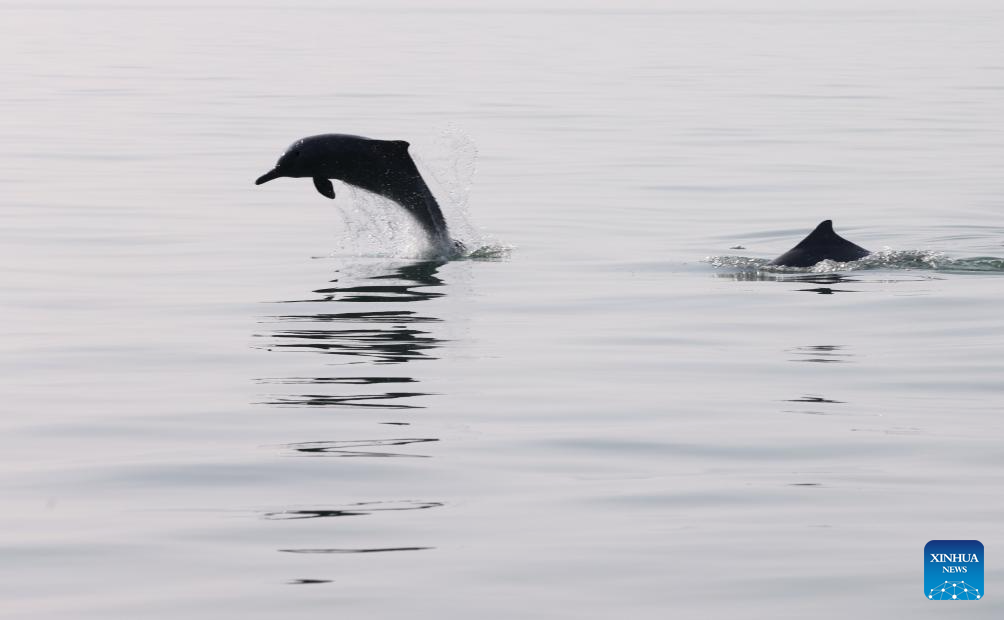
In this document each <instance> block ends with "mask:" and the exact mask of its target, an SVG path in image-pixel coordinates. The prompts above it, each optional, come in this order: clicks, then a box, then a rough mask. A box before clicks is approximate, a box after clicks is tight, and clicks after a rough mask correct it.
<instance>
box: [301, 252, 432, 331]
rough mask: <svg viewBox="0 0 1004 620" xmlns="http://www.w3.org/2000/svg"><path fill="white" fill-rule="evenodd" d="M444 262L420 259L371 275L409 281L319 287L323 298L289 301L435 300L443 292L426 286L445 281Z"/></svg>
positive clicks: (368, 301) (373, 277) (385, 278)
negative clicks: (439, 274)
mask: <svg viewBox="0 0 1004 620" xmlns="http://www.w3.org/2000/svg"><path fill="white" fill-rule="evenodd" d="M444 264H445V263H444V262H443V261H418V262H415V263H410V264H408V265H404V266H401V267H398V268H397V269H395V270H394V272H393V273H389V274H385V275H379V276H371V277H370V278H368V279H369V280H399V281H403V282H406V283H407V284H363V285H357V286H333V287H327V288H320V289H317V290H315V291H314V292H315V293H318V294H319V295H321V298H320V299H301V300H293V301H289V302H286V303H298V302H313V301H342V302H364V303H372V302H398V301H423V300H426V299H435V298H437V297H442V296H443V295H444V293H440V292H436V291H428V290H425V289H427V288H429V287H435V286H442V285H443V281H442V280H441V279H439V277H437V275H436V274H437V273H438V272H439V268H440V267H442V266H443V265H444ZM331 282H332V283H337V282H338V280H337V279H335V280H332V281H331ZM377 314H379V313H377ZM432 320H436V319H432Z"/></svg>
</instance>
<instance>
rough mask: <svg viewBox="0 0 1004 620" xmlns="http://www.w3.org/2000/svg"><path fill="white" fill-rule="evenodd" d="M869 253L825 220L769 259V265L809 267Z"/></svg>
mask: <svg viewBox="0 0 1004 620" xmlns="http://www.w3.org/2000/svg"><path fill="white" fill-rule="evenodd" d="M869 254H871V252H869V251H868V250H866V249H864V248H863V247H861V246H859V245H855V244H853V243H851V242H850V241H848V240H847V239H844V238H843V237H841V236H840V235H838V234H837V233H836V232H834V230H833V221H832V220H825V221H823V222H821V223H820V224H819V226H816V229H815V230H813V231H812V232H811V233H809V235H808V236H807V237H806V238H805V239H802V240H801V241H800V242H799V243H798V245H796V246H795V247H793V248H791V249H790V250H788V251H787V252H785V253H784V254H782V255H781V256H778V257H777V258H775V259H774V260H772V261H771V263H770V264H771V265H779V266H784V267H811V266H812V265H815V264H816V263H818V262H819V261H822V260H833V261H838V262H841V263H846V262H849V261H853V260H858V259H859V258H864V257H865V256H868V255H869Z"/></svg>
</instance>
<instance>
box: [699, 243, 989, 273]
mask: <svg viewBox="0 0 1004 620" xmlns="http://www.w3.org/2000/svg"><path fill="white" fill-rule="evenodd" d="M703 262H706V263H708V264H710V265H711V266H712V267H718V268H729V269H733V270H738V271H741V272H757V273H767V274H788V273H791V274H800V273H803V274H824V273H833V272H838V271H864V270H873V269H886V270H888V269H914V270H929V271H938V272H981V273H986V272H989V273H1004V258H999V257H995V256H976V257H970V258H951V257H949V256H948V255H946V254H945V253H944V252H936V251H933V250H893V249H889V248H884V249H882V250H880V251H878V252H873V253H872V254H869V255H868V256H866V257H864V258H862V259H860V260H856V261H848V262H845V263H843V262H839V261H832V260H824V261H821V262H819V263H816V264H815V265H813V266H811V267H782V266H779V265H771V264H770V259H766V258H752V257H749V256H709V257H707V258H705V259H704V261H703Z"/></svg>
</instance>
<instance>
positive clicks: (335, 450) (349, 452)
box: [283, 437, 439, 458]
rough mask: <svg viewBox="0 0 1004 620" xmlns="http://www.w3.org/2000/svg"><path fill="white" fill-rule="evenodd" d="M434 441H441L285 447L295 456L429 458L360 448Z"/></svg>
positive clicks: (415, 439)
mask: <svg viewBox="0 0 1004 620" xmlns="http://www.w3.org/2000/svg"><path fill="white" fill-rule="evenodd" d="M432 441H439V439H437V438H435V437H411V438H405V439H344V440H341V441H305V442H302V443H291V444H286V445H285V446H283V447H285V448H287V449H290V450H293V451H294V455H295V456H329V457H361V456H364V457H377V458H398V457H405V458H428V457H427V456H426V455H424V454H403V453H398V452H385V451H380V450H360V449H359V448H378V447H383V446H406V445H409V444H413V443H428V442H432Z"/></svg>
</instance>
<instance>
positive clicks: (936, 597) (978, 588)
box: [924, 540, 983, 601]
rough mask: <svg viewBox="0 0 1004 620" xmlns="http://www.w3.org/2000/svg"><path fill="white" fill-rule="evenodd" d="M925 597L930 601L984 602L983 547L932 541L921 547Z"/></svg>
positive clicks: (967, 542)
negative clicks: (982, 599)
mask: <svg viewBox="0 0 1004 620" xmlns="http://www.w3.org/2000/svg"><path fill="white" fill-rule="evenodd" d="M924 596H926V597H927V598H928V599H930V600H932V601H977V600H979V599H981V598H983V543H981V542H980V541H978V540H932V541H931V542H929V543H927V545H925V546H924Z"/></svg>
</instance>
